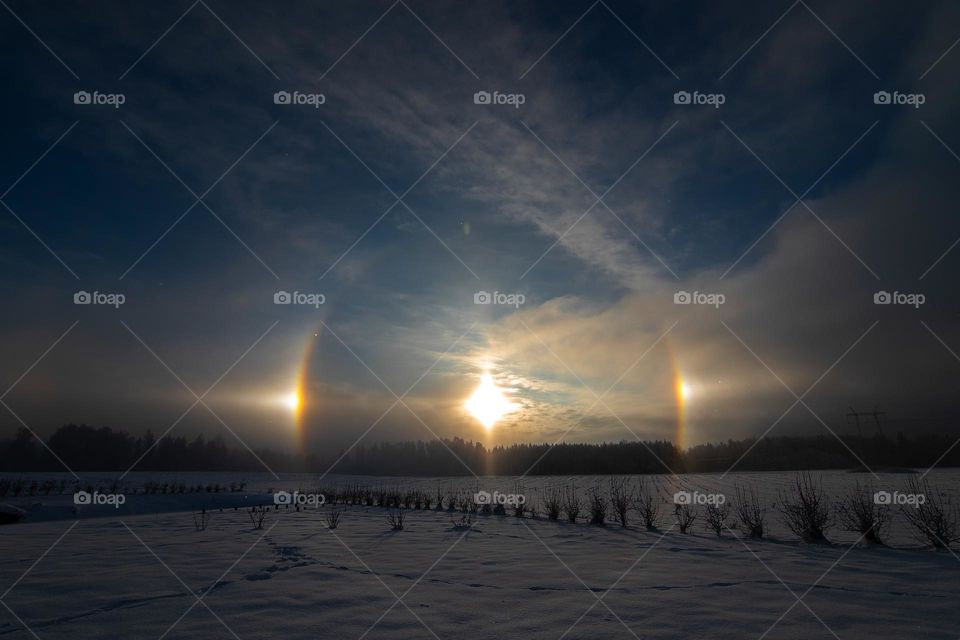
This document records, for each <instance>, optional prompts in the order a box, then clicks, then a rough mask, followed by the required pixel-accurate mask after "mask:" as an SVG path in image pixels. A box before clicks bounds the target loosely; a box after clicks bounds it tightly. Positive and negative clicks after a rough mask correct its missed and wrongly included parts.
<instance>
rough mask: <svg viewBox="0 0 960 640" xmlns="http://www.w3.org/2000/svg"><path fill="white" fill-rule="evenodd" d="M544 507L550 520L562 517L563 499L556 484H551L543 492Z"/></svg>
mask: <svg viewBox="0 0 960 640" xmlns="http://www.w3.org/2000/svg"><path fill="white" fill-rule="evenodd" d="M542 501H543V509H544V512H545V513H546V514H547V518H548V519H549V520H558V519H559V518H560V509H561V506H562V504H563V500H562V498H561V496H560V491H558V490H557V488H556V487H555V486H551V487H550V488H549V489H547V490H546V491H545V492H544V494H543V500H542Z"/></svg>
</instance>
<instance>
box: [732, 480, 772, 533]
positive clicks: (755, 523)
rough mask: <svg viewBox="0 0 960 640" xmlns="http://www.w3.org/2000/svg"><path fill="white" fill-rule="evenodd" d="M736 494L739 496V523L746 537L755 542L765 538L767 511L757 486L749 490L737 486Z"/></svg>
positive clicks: (735, 488)
mask: <svg viewBox="0 0 960 640" xmlns="http://www.w3.org/2000/svg"><path fill="white" fill-rule="evenodd" d="M734 492H735V494H736V496H737V521H738V522H739V523H740V529H741V530H742V531H743V533H744V535H746V536H749V537H751V538H753V539H755V540H760V539H761V538H763V534H764V531H765V530H766V519H767V509H766V507H764V506H763V501H762V500H761V499H760V492H759V491H757V487H756V485H754V486H752V487H750V489H747V488H746V487H744V486H741V485H739V484H738V485H736V486H735V487H734Z"/></svg>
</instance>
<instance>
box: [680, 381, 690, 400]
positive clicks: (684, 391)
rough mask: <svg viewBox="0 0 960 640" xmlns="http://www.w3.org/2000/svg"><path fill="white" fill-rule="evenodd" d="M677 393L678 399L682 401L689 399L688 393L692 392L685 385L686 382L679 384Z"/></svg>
mask: <svg viewBox="0 0 960 640" xmlns="http://www.w3.org/2000/svg"><path fill="white" fill-rule="evenodd" d="M677 391H679V393H680V397H681V398H683V399H684V400H687V399H689V398H690V393H691V392H692V390H691V389H690V385H689V384H687V383H686V382H681V383H680V384H679V385H677Z"/></svg>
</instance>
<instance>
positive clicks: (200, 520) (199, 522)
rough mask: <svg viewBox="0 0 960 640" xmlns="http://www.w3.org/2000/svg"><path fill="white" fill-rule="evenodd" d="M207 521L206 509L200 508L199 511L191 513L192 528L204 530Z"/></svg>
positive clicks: (208, 518) (208, 516) (208, 515)
mask: <svg viewBox="0 0 960 640" xmlns="http://www.w3.org/2000/svg"><path fill="white" fill-rule="evenodd" d="M209 522H210V514H209V513H207V510H206V509H201V510H200V511H199V512H197V511H195V512H194V513H193V528H194V529H196V530H197V531H206V530H207V524H208V523H209Z"/></svg>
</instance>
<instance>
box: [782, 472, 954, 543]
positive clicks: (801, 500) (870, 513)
mask: <svg viewBox="0 0 960 640" xmlns="http://www.w3.org/2000/svg"><path fill="white" fill-rule="evenodd" d="M903 493H904V494H905V495H909V496H912V497H914V499H913V501H912V502H911V503H908V504H902V505H899V511H900V513H901V514H902V515H903V518H904V519H905V520H906V522H907V523H908V524H909V525H910V529H911V533H912V534H913V536H914V538H915V539H916V540H917V541H918V542H920V543H922V544H925V545H929V546H931V547H934V548H937V549H948V548H949V547H950V545H952V544H953V543H955V542H958V541H960V509H958V506H957V505H956V504H954V503H953V502H952V501H951V500H950V499H949V498H946V497H944V495H943V493H941V492H940V490H938V489H937V488H936V487H934V486H933V485H931V484H930V482H929V481H928V480H926V479H925V478H920V479H917V478H909V479H908V480H907V482H906V485H905V487H904V491H903ZM876 495H877V492H876V491H875V490H874V487H873V486H872V485H870V484H865V485H862V484H860V483H859V482H857V483H856V484H855V485H854V487H853V488H852V489H851V490H850V491H849V492H848V493H847V494H846V495H845V496H843V497H841V498H840V499H839V501H837V502H836V503H835V504H832V503H831V501H830V498H829V497H828V496H827V494H826V492H825V491H824V490H823V486H822V484H821V483H820V482H819V481H816V480H814V479H813V477H812V476H811V475H810V474H809V473H799V474H797V476H796V478H795V479H794V482H793V484H792V485H791V487H790V489H789V490H788V491H787V492H781V495H780V506H779V508H780V511H781V513H782V514H783V518H784V523H785V524H786V525H787V527H788V528H789V529H790V531H792V532H793V533H794V534H795V535H797V536H799V537H800V538H801V539H802V540H804V541H805V542H825V541H826V540H827V532H828V531H829V530H830V529H831V528H832V527H834V526H836V525H839V526H840V527H841V528H842V529H844V530H846V531H851V532H853V533H857V534H860V538H861V539H863V540H865V541H867V542H869V543H872V544H883V540H884V536H885V534H886V531H887V530H888V527H889V525H890V523H891V521H892V518H893V514H894V511H893V509H894V508H896V506H897V505H891V504H886V503H881V502H879V501H878V500H877V499H876V497H875V496H876ZM887 495H889V494H887ZM918 497H919V498H921V499H917V498H918Z"/></svg>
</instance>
